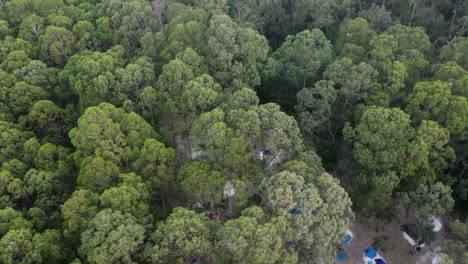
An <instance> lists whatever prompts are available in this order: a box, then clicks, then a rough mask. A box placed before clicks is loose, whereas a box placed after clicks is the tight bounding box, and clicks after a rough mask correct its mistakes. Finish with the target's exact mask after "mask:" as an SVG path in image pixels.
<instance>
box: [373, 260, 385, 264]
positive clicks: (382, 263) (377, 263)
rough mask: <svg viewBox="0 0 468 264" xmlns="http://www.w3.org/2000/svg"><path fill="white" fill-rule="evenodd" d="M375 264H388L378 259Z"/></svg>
mask: <svg viewBox="0 0 468 264" xmlns="http://www.w3.org/2000/svg"><path fill="white" fill-rule="evenodd" d="M375 263H376V264H386V263H385V261H384V260H383V259H376V260H375Z"/></svg>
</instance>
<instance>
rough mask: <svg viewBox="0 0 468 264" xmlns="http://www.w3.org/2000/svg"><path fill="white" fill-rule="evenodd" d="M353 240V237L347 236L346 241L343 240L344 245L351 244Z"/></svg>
mask: <svg viewBox="0 0 468 264" xmlns="http://www.w3.org/2000/svg"><path fill="white" fill-rule="evenodd" d="M351 239H353V237H352V236H350V235H346V237H345V239H344V240H343V243H344V244H345V245H347V244H349V242H351Z"/></svg>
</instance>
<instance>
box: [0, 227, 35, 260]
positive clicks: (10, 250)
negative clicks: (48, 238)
mask: <svg viewBox="0 0 468 264" xmlns="http://www.w3.org/2000/svg"><path fill="white" fill-rule="evenodd" d="M0 260H1V261H2V263H5V264H13V263H15V264H16V263H18V264H33V263H40V262H41V261H42V258H41V254H40V249H39V248H38V246H37V245H35V244H34V242H33V234H32V231H31V230H30V229H19V230H11V231H10V232H8V233H7V234H6V235H5V236H3V237H2V239H1V240H0Z"/></svg>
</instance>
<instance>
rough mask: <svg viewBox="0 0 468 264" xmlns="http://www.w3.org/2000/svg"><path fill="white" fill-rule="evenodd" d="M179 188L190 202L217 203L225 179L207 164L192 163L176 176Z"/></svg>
mask: <svg viewBox="0 0 468 264" xmlns="http://www.w3.org/2000/svg"><path fill="white" fill-rule="evenodd" d="M177 178H178V180H179V182H180V187H181V188H182V190H184V192H185V193H187V196H188V199H190V201H197V202H200V203H206V202H211V201H215V202H216V201H219V200H221V197H222V192H223V188H224V185H225V183H226V179H225V178H224V177H223V175H222V174H221V173H220V172H219V171H217V170H215V169H213V168H211V166H210V165H209V164H207V163H203V162H198V161H194V162H191V163H187V164H186V165H184V166H183V167H182V168H181V169H180V171H179V174H178V175H177Z"/></svg>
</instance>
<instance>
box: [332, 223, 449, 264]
mask: <svg viewBox="0 0 468 264" xmlns="http://www.w3.org/2000/svg"><path fill="white" fill-rule="evenodd" d="M444 222H445V223H446V221H444V219H442V223H444ZM402 224H403V223H399V222H391V223H386V222H384V221H381V220H376V221H373V222H367V223H357V222H356V223H355V224H354V225H353V227H352V228H351V231H352V232H353V233H354V237H353V240H352V241H351V243H349V244H348V245H345V246H344V250H345V251H346V252H347V253H348V259H347V260H345V261H339V260H336V261H335V264H364V261H363V260H362V259H363V254H364V250H365V249H366V248H368V247H370V246H372V243H373V241H374V238H375V237H377V236H387V237H388V241H387V242H386V244H387V245H391V246H392V247H394V248H392V249H390V250H388V251H382V250H378V253H379V254H380V256H382V258H383V259H384V260H385V262H386V263H387V264H431V259H432V254H433V252H437V251H439V250H440V247H434V248H431V247H430V246H428V247H425V248H423V249H422V250H421V251H419V252H418V251H415V250H414V248H413V247H412V246H411V245H410V244H409V243H408V242H407V241H406V240H405V239H404V238H403V234H402V231H401V229H400V226H401V225H402ZM377 230H378V232H377ZM447 231H448V228H447V227H446V226H445V225H444V226H443V228H442V230H441V231H439V232H437V233H436V238H437V239H439V240H443V239H446V236H447ZM411 252H413V254H411Z"/></svg>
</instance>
